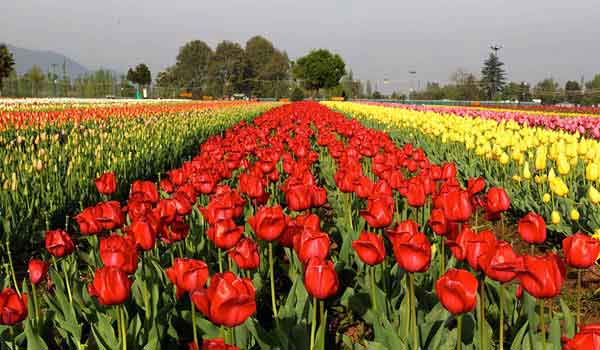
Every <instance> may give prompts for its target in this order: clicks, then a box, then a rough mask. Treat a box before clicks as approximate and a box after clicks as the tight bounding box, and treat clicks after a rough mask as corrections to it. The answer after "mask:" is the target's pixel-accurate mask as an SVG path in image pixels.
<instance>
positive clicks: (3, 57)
mask: <svg viewBox="0 0 600 350" xmlns="http://www.w3.org/2000/svg"><path fill="white" fill-rule="evenodd" d="M14 65H15V59H14V57H13V55H12V53H11V52H10V51H9V50H8V47H6V45H4V44H1V45H0V96H2V80H4V78H8V76H9V75H10V73H11V72H12V70H13V67H14Z"/></svg>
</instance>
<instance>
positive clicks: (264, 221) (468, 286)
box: [0, 103, 600, 349]
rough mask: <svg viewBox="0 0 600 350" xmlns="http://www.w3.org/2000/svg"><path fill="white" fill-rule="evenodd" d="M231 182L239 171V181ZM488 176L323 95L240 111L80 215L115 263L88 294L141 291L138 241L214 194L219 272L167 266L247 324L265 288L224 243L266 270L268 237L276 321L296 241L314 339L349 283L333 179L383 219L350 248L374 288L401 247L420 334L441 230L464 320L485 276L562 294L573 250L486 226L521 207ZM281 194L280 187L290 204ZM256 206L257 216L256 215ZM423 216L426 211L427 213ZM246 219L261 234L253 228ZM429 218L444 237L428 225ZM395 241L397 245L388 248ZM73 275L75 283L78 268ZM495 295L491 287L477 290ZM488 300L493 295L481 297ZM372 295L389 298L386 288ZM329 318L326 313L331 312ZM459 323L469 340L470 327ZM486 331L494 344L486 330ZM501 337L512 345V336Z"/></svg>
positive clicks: (577, 262)
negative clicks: (278, 251)
mask: <svg viewBox="0 0 600 350" xmlns="http://www.w3.org/2000/svg"><path fill="white" fill-rule="evenodd" d="M313 142H316V146H313ZM315 149H316V150H315ZM325 152H326V153H328V154H329V155H330V156H331V157H333V158H334V159H335V161H336V171H335V175H334V180H335V185H336V186H335V188H330V189H326V187H325V185H324V184H323V182H322V181H320V178H319V176H322V174H319V173H317V172H316V171H315V169H316V167H315V165H318V162H317V161H318V160H319V158H320V155H322V154H323V153H325ZM116 181H117V180H116V176H115V174H112V173H107V174H105V175H103V176H102V177H100V178H99V179H97V180H96V186H97V188H98V191H99V192H100V193H102V194H104V195H106V196H109V195H110V194H111V193H112V192H114V190H115V188H116ZM226 183H229V184H232V185H234V184H236V183H237V187H230V186H229V185H226ZM277 185H279V186H277ZM486 187H487V184H486V182H485V180H484V179H482V178H477V179H469V180H468V181H467V184H466V188H463V186H462V185H461V182H460V181H459V176H458V171H457V169H456V166H455V165H454V164H452V163H445V164H442V165H436V164H432V163H431V162H430V161H429V159H428V158H427V156H426V155H425V153H424V151H423V150H422V149H413V147H412V146H411V145H410V144H407V145H404V146H403V147H398V146H397V145H395V144H394V143H393V142H392V141H391V139H390V138H389V136H388V135H386V134H385V133H382V132H379V131H375V130H372V129H368V128H365V127H363V126H362V125H360V124H359V123H358V122H357V121H355V120H350V119H347V118H345V117H344V116H342V115H341V114H338V113H334V112H332V111H330V110H328V109H326V108H325V107H322V106H319V105H318V104H314V103H298V104H292V105H287V106H284V107H280V108H277V109H274V110H272V111H270V112H268V113H265V114H264V115H263V116H261V117H259V118H257V119H256V120H255V121H254V124H253V125H246V124H245V123H242V124H240V125H238V126H236V127H234V128H232V129H231V130H229V131H228V132H227V133H226V134H225V135H224V136H216V137H213V138H211V139H209V140H208V141H207V142H205V143H204V144H203V145H202V146H201V150H200V153H199V154H198V155H197V156H196V157H195V158H194V159H192V160H191V161H189V162H185V163H184V164H183V166H182V167H181V168H178V169H173V170H171V171H170V172H169V173H168V176H167V177H166V178H164V179H162V180H161V181H160V184H159V186H157V185H156V184H155V183H153V182H150V181H136V182H134V183H133V184H132V186H131V192H130V196H129V199H128V201H127V203H126V205H121V203H119V202H116V201H106V202H101V203H98V204H97V205H95V206H92V207H89V208H86V209H84V210H83V211H82V212H81V213H80V214H79V215H77V216H76V217H75V221H76V222H77V224H78V227H79V233H80V234H81V235H85V236H89V235H99V236H100V241H99V246H98V254H99V256H100V259H101V261H102V265H103V266H102V267H99V268H98V269H97V270H96V271H95V273H94V276H93V281H92V283H90V284H89V286H88V293H89V295H91V296H95V297H97V299H98V302H99V303H100V304H101V305H104V306H111V305H122V304H124V303H126V302H127V300H128V299H129V298H130V295H131V285H132V280H131V277H130V276H131V275H133V274H134V273H135V272H136V270H138V269H139V266H140V260H142V259H141V258H140V251H150V250H153V249H156V247H157V246H158V243H157V242H158V239H160V241H161V242H162V245H163V246H169V245H172V244H174V243H176V242H179V241H185V240H186V239H187V237H188V235H189V233H190V225H189V222H188V221H187V220H188V218H189V217H190V216H191V215H193V212H194V208H195V206H196V205H198V203H199V202H201V201H202V200H201V199H202V198H204V199H208V201H207V202H206V205H205V206H204V207H202V208H200V212H201V213H202V216H203V218H204V220H205V222H206V223H207V225H208V227H207V229H206V232H205V233H206V237H207V238H208V240H209V241H210V242H212V244H213V245H214V247H215V248H216V249H217V250H219V255H218V256H219V261H218V263H219V264H218V265H219V272H216V273H214V274H213V275H212V276H210V271H209V270H210V266H211V265H210V262H209V261H203V260H199V259H190V258H183V257H180V258H177V259H175V260H174V261H173V264H172V266H170V267H168V268H165V273H166V276H167V277H168V279H169V280H170V281H171V282H172V283H173V285H174V286H175V287H176V296H177V298H180V297H182V296H183V295H186V294H187V295H189V297H190V301H191V303H193V307H192V308H191V310H192V317H193V320H195V312H196V310H198V311H200V312H201V313H202V315H204V317H206V318H207V319H208V320H210V321H211V322H212V323H214V324H215V325H219V326H225V327H236V326H238V325H241V324H243V323H244V322H245V321H246V320H247V319H248V318H249V317H251V316H252V315H253V314H254V313H255V312H256V300H255V297H256V290H255V287H254V285H253V283H252V280H251V279H249V278H246V277H238V276H236V275H235V274H234V273H233V272H231V271H225V270H224V268H223V266H222V265H223V264H222V262H221V251H227V254H228V256H229V257H230V258H231V260H232V261H233V262H234V263H235V265H236V266H237V269H238V271H244V270H255V269H257V268H258V267H259V266H260V265H261V252H260V248H259V244H258V243H257V240H259V241H264V242H266V244H267V245H268V253H266V256H268V260H269V261H268V264H269V277H270V287H271V301H272V309H273V310H272V311H273V317H274V319H275V321H276V322H278V312H277V306H278V305H277V300H276V297H275V287H274V280H275V274H274V268H273V264H274V254H273V249H274V248H276V247H277V246H281V247H287V248H291V249H293V251H294V252H295V255H296V256H297V258H298V260H299V261H300V262H301V264H302V270H301V273H302V274H303V281H304V286H305V288H306V291H307V292H308V294H309V295H310V296H312V297H313V298H314V299H313V300H314V302H315V303H314V304H313V309H314V310H315V311H314V313H313V316H312V322H311V324H312V329H311V346H313V345H314V343H315V340H314V339H315V324H316V319H317V317H316V310H317V307H316V306H317V305H316V302H317V301H318V300H326V299H329V298H332V297H334V296H336V295H338V294H339V292H340V289H341V287H343V286H342V285H341V282H340V280H339V278H338V273H337V271H336V269H335V265H334V261H333V260H332V258H331V257H330V253H331V237H330V233H327V232H323V231H322V230H321V226H322V225H321V219H323V218H322V217H321V218H320V217H319V216H318V215H316V214H315V213H316V211H315V210H314V208H318V207H322V206H324V205H326V203H327V202H328V193H329V194H331V193H332V191H339V192H341V193H345V194H347V195H349V196H356V198H358V199H359V203H361V205H364V207H363V209H362V210H360V216H361V217H362V218H363V219H364V220H365V221H366V223H367V225H368V226H369V227H370V228H371V231H374V232H368V231H364V232H361V233H360V235H359V236H358V238H357V239H355V240H354V241H353V242H352V248H353V249H354V251H355V253H356V255H357V257H358V258H359V259H360V261H362V262H363V263H364V264H366V265H368V266H372V267H371V270H370V271H371V273H372V275H371V276H372V279H371V283H372V287H373V288H374V287H375V284H376V281H375V277H374V275H375V274H374V271H375V270H374V269H375V266H377V265H382V264H383V265H382V266H384V267H385V266H387V265H385V261H386V258H387V257H388V256H392V255H393V257H394V261H395V263H396V264H397V265H398V266H399V267H400V268H401V269H402V270H403V271H405V272H406V273H407V279H408V281H407V295H410V312H411V313H410V314H409V315H408V317H407V318H409V319H411V320H412V322H414V328H413V331H414V332H415V333H414V334H416V328H417V327H416V317H417V316H416V311H415V308H416V301H415V300H414V299H415V296H414V294H415V287H414V274H415V273H423V272H426V271H428V269H429V268H430V265H431V260H432V256H433V254H432V245H431V243H430V240H432V239H434V237H435V236H438V237H440V238H441V239H440V241H439V244H438V245H437V247H438V249H439V251H440V253H439V254H437V255H438V256H439V260H440V261H439V263H440V271H441V272H440V276H439V278H438V280H437V282H436V283H435V291H436V294H437V296H438V299H439V301H440V303H441V304H442V305H443V306H444V307H445V308H446V309H447V310H448V311H449V312H450V313H452V314H454V315H456V316H457V319H458V320H459V325H460V320H461V317H460V315H462V314H464V313H467V312H471V311H473V310H474V309H475V307H476V305H477V303H478V300H477V299H478V289H479V288H481V289H482V290H483V288H484V286H483V283H484V280H485V277H487V278H489V279H492V280H495V281H498V282H500V283H508V282H511V281H513V280H518V282H519V285H520V286H521V287H522V288H523V289H524V290H525V291H526V292H527V293H528V294H530V295H531V296H534V297H536V298H539V299H546V298H553V297H556V296H558V295H559V294H560V293H561V289H562V286H563V283H564V279H565V274H566V272H565V264H564V262H563V258H561V257H559V255H557V254H556V253H547V254H544V255H533V254H531V255H530V254H525V255H519V254H518V253H517V252H516V251H514V249H513V247H512V246H511V244H510V243H508V242H506V241H504V240H502V239H498V238H497V237H496V235H495V234H494V232H493V231H492V230H490V229H485V230H480V226H479V224H480V223H481V222H478V221H480V220H481V221H486V222H494V221H499V220H503V215H505V213H506V212H507V211H508V210H509V209H510V199H509V198H508V196H507V194H506V192H505V191H504V190H503V189H502V188H497V187H492V188H489V189H488V190H487V191H486V190H485V189H486ZM159 189H160V191H159ZM278 191H280V192H278ZM278 193H281V194H282V198H283V201H281V203H279V199H278V198H279V196H278V195H277V194H278ZM206 196H209V197H208V198H207V197H206ZM329 198H331V197H329ZM362 203H364V204H362ZM280 204H285V205H284V206H283V207H282V206H281V205H280ZM346 209H347V210H348V213H349V215H348V218H347V219H348V221H349V223H350V225H353V224H354V223H356V221H357V218H356V217H354V216H353V212H352V208H351V206H350V207H347V208H346ZM400 209H402V211H403V213H402V215H401V214H400ZM245 210H250V211H251V213H252V214H253V215H247V216H246V217H244V212H245ZM311 211H312V212H311ZM408 211H411V212H414V214H415V215H414V218H415V220H411V219H409V218H408ZM480 212H482V213H484V218H483V219H480V218H479V213H480ZM419 215H423V216H422V217H421V219H422V220H419V219H418V218H419ZM427 218H428V220H427ZM416 221H420V224H419V223H417V222H416ZM244 222H246V223H248V224H249V226H250V227H251V229H252V232H253V234H246V235H245V233H246V232H245V229H244V226H243V223H244ZM429 230H430V231H431V232H432V233H434V234H435V236H433V235H428V234H427V232H428V231H429ZM111 232H112V233H111ZM384 232H385V233H384ZM518 232H519V234H520V237H521V238H522V239H523V240H524V241H525V242H528V243H531V244H539V243H542V242H544V241H545V239H546V227H545V223H544V221H543V219H542V218H541V217H540V216H538V215H537V214H535V213H529V214H528V215H526V216H525V217H523V218H522V219H520V220H519V222H518ZM195 234H202V233H195ZM344 239H350V237H344ZM387 242H389V246H390V247H391V250H392V253H393V254H392V255H390V254H388V253H387V252H386V243H387ZM45 244H46V249H47V251H48V252H49V253H50V255H52V256H53V257H55V258H61V257H65V256H68V255H70V254H71V253H72V252H73V251H74V249H75V244H74V242H73V241H72V239H71V237H70V235H69V234H68V233H67V232H66V231H64V230H53V231H48V232H47V233H46V241H45ZM445 248H448V249H449V250H450V252H451V255H452V256H453V257H454V259H455V260H456V261H458V262H459V264H460V262H462V261H464V262H465V263H464V264H463V266H464V268H461V269H456V268H451V269H448V270H447V269H446V267H445V266H446V260H447V258H448V256H447V254H446V253H445ZM599 253H600V244H599V243H598V241H596V240H595V239H592V238H590V237H588V236H586V235H583V234H577V235H574V236H571V237H568V238H566V239H565V240H564V242H563V256H564V260H565V261H566V263H567V264H568V265H570V266H571V267H573V268H576V269H585V268H588V267H590V266H591V265H592V264H594V263H595V261H596V258H597V257H598V255H599ZM47 270H48V264H46V263H44V262H42V261H40V260H32V261H31V262H30V266H29V271H30V280H31V283H32V284H33V285H36V284H38V283H40V281H41V280H43V279H44V275H45V273H46V271H47ZM65 283H66V285H67V288H68V286H69V281H68V279H67V280H66V281H65ZM483 295H484V293H481V292H480V293H479V297H482V296H483ZM25 298H26V297H25V296H23V297H22V298H20V297H19V295H18V290H17V291H13V290H12V289H7V290H5V292H3V293H2V296H1V297H0V306H2V308H0V309H2V311H1V315H2V317H1V320H2V324H7V325H14V324H17V323H19V322H20V321H22V320H23V319H24V318H25V317H26V316H27V309H26V307H25V305H26V303H27V301H26V299H25ZM479 302H480V303H481V304H480V305H484V301H483V300H480V301H479ZM372 303H373V305H372V306H373V308H375V309H377V301H376V297H375V296H374V293H372ZM321 305H322V302H321ZM479 309H480V310H479V314H478V317H479V322H483V319H485V315H484V313H483V312H482V310H481V309H482V307H480V308H479ZM542 309H543V307H542ZM194 322H195V321H194ZM321 322H326V320H324V316H323V314H321ZM501 327H502V325H501ZM480 328H481V327H480ZM542 328H543V327H542ZM323 329H325V328H323ZM595 329H596V328H594V327H593V326H592V327H583V326H582V327H581V332H580V333H579V334H578V335H577V336H576V337H575V338H573V340H570V341H569V342H568V343H567V344H566V345H565V348H568V349H583V348H584V347H582V346H583V345H581V344H589V342H590V341H592V340H590V339H593V337H595V336H596V334H598V333H597V332H595ZM193 331H194V334H193V342H192V343H191V345H190V347H192V348H194V347H196V348H197V344H198V336H197V334H196V326H195V324H194V326H193ZM543 331H544V330H543V329H542V332H543ZM481 332H482V331H481ZM458 334H459V339H458V343H457V346H458V347H460V346H461V345H462V342H461V339H460V334H462V333H461V330H460V326H459V333H458ZM588 335H589V336H588ZM122 336H124V334H123V335H122ZM480 336H481V342H483V343H484V344H485V341H486V340H484V339H483V333H480ZM501 337H502V336H501ZM544 339H545V338H544ZM413 341H414V342H415V349H416V348H418V347H419V344H416V342H417V341H418V337H417V336H414V335H413ZM586 342H587V343H586ZM124 344H126V342H124ZM206 344H208V342H205V348H209V347H207V346H209V345H206ZM499 344H500V345H501V348H502V344H503V339H502V338H500V341H499ZM217 346H220V345H217ZM230 348H232V349H233V348H234V347H230Z"/></svg>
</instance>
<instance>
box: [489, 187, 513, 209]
mask: <svg viewBox="0 0 600 350" xmlns="http://www.w3.org/2000/svg"><path fill="white" fill-rule="evenodd" d="M486 205H487V207H486V209H487V211H488V212H490V213H492V214H497V213H502V212H504V211H507V210H508V209H509V208H510V198H508V194H506V191H505V190H504V189H503V188H500V187H492V188H490V189H489V190H488V192H487V198H486Z"/></svg>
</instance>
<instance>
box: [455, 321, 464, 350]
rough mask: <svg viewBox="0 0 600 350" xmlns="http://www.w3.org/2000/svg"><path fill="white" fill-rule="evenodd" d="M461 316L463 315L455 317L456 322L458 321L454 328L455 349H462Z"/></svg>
mask: <svg viewBox="0 0 600 350" xmlns="http://www.w3.org/2000/svg"><path fill="white" fill-rule="evenodd" d="M462 318H463V315H458V318H457V319H456V322H457V323H458V325H457V330H456V332H457V333H456V350H462Z"/></svg>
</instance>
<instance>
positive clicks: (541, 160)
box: [535, 146, 546, 170]
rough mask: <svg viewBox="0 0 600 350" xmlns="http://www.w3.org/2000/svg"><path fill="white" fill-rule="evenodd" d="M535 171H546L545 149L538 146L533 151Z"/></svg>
mask: <svg viewBox="0 0 600 350" xmlns="http://www.w3.org/2000/svg"><path fill="white" fill-rule="evenodd" d="M535 169H536V170H544V169H546V147H545V146H540V147H538V148H537V150H536V151H535Z"/></svg>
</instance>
